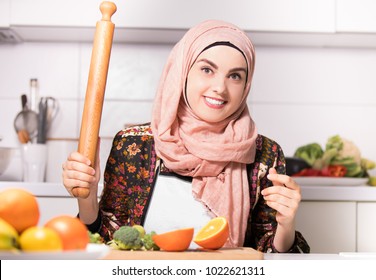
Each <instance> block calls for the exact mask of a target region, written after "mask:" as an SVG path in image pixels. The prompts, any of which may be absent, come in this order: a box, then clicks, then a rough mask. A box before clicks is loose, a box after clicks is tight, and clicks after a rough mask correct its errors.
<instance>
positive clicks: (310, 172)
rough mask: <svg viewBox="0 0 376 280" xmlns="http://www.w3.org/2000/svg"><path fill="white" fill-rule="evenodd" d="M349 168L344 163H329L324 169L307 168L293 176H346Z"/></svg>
mask: <svg viewBox="0 0 376 280" xmlns="http://www.w3.org/2000/svg"><path fill="white" fill-rule="evenodd" d="M346 172H347V169H346V167H345V166H343V165H329V166H328V167H325V168H323V169H322V170H317V169H313V168H305V169H303V170H301V171H299V172H298V173H295V174H293V175H292V176H321V177H344V176H345V175H346Z"/></svg>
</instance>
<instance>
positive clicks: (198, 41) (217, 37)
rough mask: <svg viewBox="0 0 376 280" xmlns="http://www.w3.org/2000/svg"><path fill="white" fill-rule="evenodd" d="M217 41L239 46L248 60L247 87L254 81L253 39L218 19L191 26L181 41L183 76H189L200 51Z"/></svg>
mask: <svg viewBox="0 0 376 280" xmlns="http://www.w3.org/2000/svg"><path fill="white" fill-rule="evenodd" d="M217 42H228V43H230V44H231V45H234V46H235V47H236V48H238V49H239V50H240V51H241V52H242V53H243V55H244V57H245V59H246V60H247V66H248V77H247V81H248V83H247V86H246V89H247V90H249V86H250V83H251V81H252V76H253V71H254V65H255V57H254V56H255V51H254V47H253V44H252V42H251V40H250V39H249V38H248V36H247V35H246V34H245V33H244V32H243V31H242V30H240V29H239V28H238V27H237V26H235V25H233V24H230V23H227V22H223V21H218V20H208V21H204V22H202V23H201V24H199V25H197V26H195V27H193V28H191V29H190V30H189V31H188V32H187V33H186V34H185V36H184V37H183V38H182V40H181V41H180V42H179V44H181V45H180V47H182V48H183V52H184V54H183V57H184V61H183V64H184V65H183V68H184V69H183V76H184V78H185V77H187V75H188V72H189V69H190V68H191V67H192V64H193V63H194V62H195V60H196V59H197V57H198V56H199V55H200V53H201V52H202V51H203V50H204V49H206V48H207V47H208V46H210V45H212V44H214V43H217Z"/></svg>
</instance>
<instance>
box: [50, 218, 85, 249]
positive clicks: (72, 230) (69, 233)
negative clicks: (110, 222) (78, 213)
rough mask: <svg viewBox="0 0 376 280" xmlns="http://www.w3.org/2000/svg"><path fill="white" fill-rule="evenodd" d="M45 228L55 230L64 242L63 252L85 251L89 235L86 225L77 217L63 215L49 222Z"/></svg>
mask: <svg viewBox="0 0 376 280" xmlns="http://www.w3.org/2000/svg"><path fill="white" fill-rule="evenodd" d="M45 227H47V228H50V229H53V230H55V231H56V232H57V233H58V234H59V236H60V238H61V240H62V241H63V250H84V249H86V246H87V244H88V243H89V234H88V230H87V228H86V226H85V225H84V223H82V222H81V220H79V219H78V218H76V217H72V216H67V215H62V216H56V217H54V218H52V219H51V220H49V221H48V222H47V223H46V224H45Z"/></svg>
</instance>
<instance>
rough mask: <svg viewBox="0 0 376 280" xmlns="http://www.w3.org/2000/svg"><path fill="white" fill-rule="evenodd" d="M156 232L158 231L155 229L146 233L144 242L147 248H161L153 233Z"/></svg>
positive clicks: (156, 249)
mask: <svg viewBox="0 0 376 280" xmlns="http://www.w3.org/2000/svg"><path fill="white" fill-rule="evenodd" d="M155 234H157V233H156V232H155V231H152V232H150V233H147V234H145V235H144V237H143V238H142V243H143V244H144V248H145V250H153V251H158V250H159V247H158V246H157V244H155V243H154V241H153V235H155Z"/></svg>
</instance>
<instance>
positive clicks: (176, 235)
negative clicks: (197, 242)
mask: <svg viewBox="0 0 376 280" xmlns="http://www.w3.org/2000/svg"><path fill="white" fill-rule="evenodd" d="M193 232H194V229H193V228H182V229H177V230H173V231H168V232H165V233H161V234H155V235H153V236H152V238H153V241H154V243H155V244H157V246H158V247H159V248H161V249H162V250H164V251H171V252H172V251H177V252H179V251H185V250H187V249H188V248H189V245H190V244H191V241H192V238H193Z"/></svg>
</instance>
